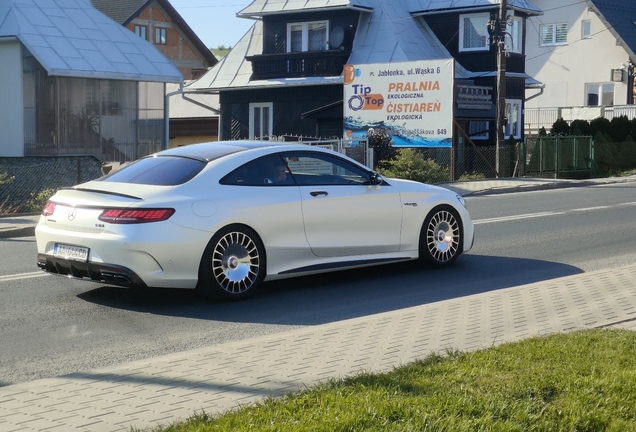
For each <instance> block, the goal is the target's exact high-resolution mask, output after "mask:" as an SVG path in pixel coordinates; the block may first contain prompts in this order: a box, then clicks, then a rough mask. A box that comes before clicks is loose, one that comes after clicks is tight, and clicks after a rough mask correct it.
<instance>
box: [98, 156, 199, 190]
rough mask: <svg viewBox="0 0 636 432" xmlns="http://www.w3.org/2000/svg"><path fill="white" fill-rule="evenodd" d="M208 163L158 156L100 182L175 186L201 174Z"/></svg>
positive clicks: (120, 170) (136, 163)
mask: <svg viewBox="0 0 636 432" xmlns="http://www.w3.org/2000/svg"><path fill="white" fill-rule="evenodd" d="M205 165H206V162H205V161H202V160H197V159H191V158H185V157H177V156H157V157H147V158H144V159H140V160H138V161H136V162H134V163H132V164H130V165H128V166H125V167H123V168H121V169H119V170H117V171H115V172H113V173H111V174H108V175H106V176H104V177H102V178H100V179H99V180H100V181H105V182H118V183H134V184H145V185H156V186H175V185H180V184H182V183H185V182H187V181H188V180H190V179H192V178H193V177H194V176H196V175H197V174H199V172H201V170H202V169H203V168H204V167H205Z"/></svg>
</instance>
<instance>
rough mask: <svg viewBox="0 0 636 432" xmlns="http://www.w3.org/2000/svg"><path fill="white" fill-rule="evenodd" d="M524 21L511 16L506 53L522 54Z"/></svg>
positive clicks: (507, 28)
mask: <svg viewBox="0 0 636 432" xmlns="http://www.w3.org/2000/svg"><path fill="white" fill-rule="evenodd" d="M522 26H523V20H522V19H521V17H518V16H514V15H509V16H508V22H507V24H506V51H507V52H513V53H521V48H522V46H521V35H522V34H523V32H522Z"/></svg>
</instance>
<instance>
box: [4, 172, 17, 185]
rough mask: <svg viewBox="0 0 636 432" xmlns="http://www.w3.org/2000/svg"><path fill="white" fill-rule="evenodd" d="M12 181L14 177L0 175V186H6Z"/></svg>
mask: <svg viewBox="0 0 636 432" xmlns="http://www.w3.org/2000/svg"><path fill="white" fill-rule="evenodd" d="M13 180H15V177H9V174H7V173H0V186H4V185H8V184H9V183H11V182H12V181H13Z"/></svg>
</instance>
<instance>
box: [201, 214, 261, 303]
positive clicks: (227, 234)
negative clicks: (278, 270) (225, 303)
mask: <svg viewBox="0 0 636 432" xmlns="http://www.w3.org/2000/svg"><path fill="white" fill-rule="evenodd" d="M264 277H265V249H264V247H263V244H262V242H261V241H260V239H259V238H258V235H257V234H256V233H255V232H254V231H253V230H252V229H250V228H248V227H245V226H242V225H231V226H228V227H225V228H223V229H222V230H220V231H218V232H217V233H216V234H215V235H214V237H212V240H210V243H208V246H207V247H206V249H205V252H204V253H203V258H202V259H201V267H200V270H199V283H198V285H197V291H199V293H201V294H202V295H204V296H206V297H208V298H212V299H215V300H242V299H245V298H247V297H249V296H252V295H254V294H255V293H256V292H257V291H258V289H259V288H260V285H261V282H262V281H263V278H264Z"/></svg>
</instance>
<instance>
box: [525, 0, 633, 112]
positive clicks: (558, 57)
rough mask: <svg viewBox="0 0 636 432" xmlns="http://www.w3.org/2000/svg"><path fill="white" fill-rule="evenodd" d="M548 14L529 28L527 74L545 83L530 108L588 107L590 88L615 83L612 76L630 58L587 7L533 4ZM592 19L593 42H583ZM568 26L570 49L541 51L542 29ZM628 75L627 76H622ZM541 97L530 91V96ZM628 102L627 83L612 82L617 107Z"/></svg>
mask: <svg viewBox="0 0 636 432" xmlns="http://www.w3.org/2000/svg"><path fill="white" fill-rule="evenodd" d="M532 4H534V5H535V6H537V7H538V8H540V9H542V10H543V11H544V13H545V14H544V15H542V16H539V17H532V18H530V19H529V20H528V25H527V28H526V31H527V33H526V35H527V37H526V73H528V75H530V76H532V77H534V78H536V79H537V80H539V81H541V82H542V83H544V84H545V90H544V93H543V94H542V95H541V96H539V97H537V98H534V99H532V100H530V101H528V102H527V103H526V108H539V107H541V108H547V107H568V106H584V105H585V104H586V97H585V96H586V84H588V83H611V82H612V81H611V79H610V71H611V70H612V69H619V68H621V64H623V63H627V61H628V60H629V56H628V54H627V52H626V51H625V49H624V48H622V47H621V46H617V41H616V38H615V37H614V36H613V35H612V33H611V32H610V31H609V29H608V28H607V27H606V26H605V24H603V22H602V21H601V20H600V18H599V17H598V16H597V15H596V14H595V13H594V12H593V11H592V10H588V7H587V3H586V2H573V1H570V0H533V1H532ZM584 20H590V22H591V37H589V38H586V39H584V38H582V29H581V26H582V22H583V21H584ZM557 23H567V24H568V37H567V44H565V45H553V46H541V45H540V37H539V32H540V27H541V25H542V24H557ZM624 75H626V74H624ZM535 93H537V91H536V90H531V91H527V92H526V97H530V96H532V95H533V94H535ZM626 102H627V83H626V80H625V81H624V82H622V83H621V82H616V83H614V105H624V104H625V103H626Z"/></svg>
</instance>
